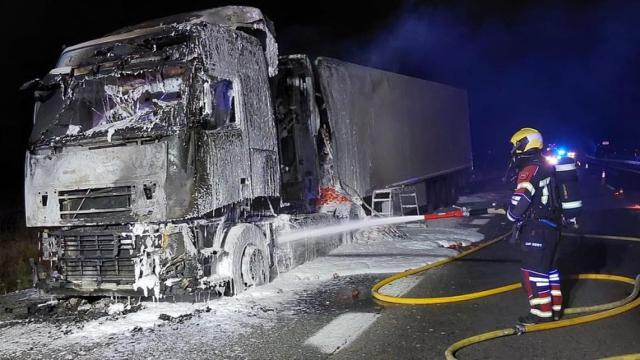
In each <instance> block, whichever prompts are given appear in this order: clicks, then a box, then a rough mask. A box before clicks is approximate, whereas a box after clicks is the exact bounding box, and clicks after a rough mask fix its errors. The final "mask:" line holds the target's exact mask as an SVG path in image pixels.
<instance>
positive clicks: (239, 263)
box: [218, 224, 269, 295]
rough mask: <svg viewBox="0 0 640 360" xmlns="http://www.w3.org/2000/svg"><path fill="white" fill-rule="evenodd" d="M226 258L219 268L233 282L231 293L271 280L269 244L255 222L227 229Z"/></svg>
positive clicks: (234, 293)
mask: <svg viewBox="0 0 640 360" xmlns="http://www.w3.org/2000/svg"><path fill="white" fill-rule="evenodd" d="M224 250H225V252H226V253H227V257H228V258H226V259H225V260H223V261H221V262H220V265H219V267H218V272H219V274H220V275H223V276H229V277H230V278H231V281H232V284H231V286H230V289H229V291H227V295H237V294H239V293H241V292H243V291H245V290H246V289H248V288H250V287H254V286H259V285H263V284H266V283H268V282H269V248H268V245H267V239H266V238H265V236H264V233H263V232H262V230H260V228H258V227H257V226H255V225H251V224H238V225H235V226H234V227H232V228H231V229H230V230H229V232H228V233H227V236H226V239H225V244H224Z"/></svg>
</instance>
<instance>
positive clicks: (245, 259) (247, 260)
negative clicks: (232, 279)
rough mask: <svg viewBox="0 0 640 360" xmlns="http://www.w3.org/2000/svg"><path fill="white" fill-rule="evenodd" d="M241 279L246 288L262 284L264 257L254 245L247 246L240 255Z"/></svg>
mask: <svg viewBox="0 0 640 360" xmlns="http://www.w3.org/2000/svg"><path fill="white" fill-rule="evenodd" d="M240 265H241V269H242V270H241V271H242V279H243V282H244V285H245V286H246V287H250V286H255V285H261V284H264V282H265V279H264V272H265V268H264V255H263V254H262V251H261V250H260V249H258V248H257V247H255V246H254V245H247V247H246V248H245V249H244V252H243V254H242V262H241V264H240Z"/></svg>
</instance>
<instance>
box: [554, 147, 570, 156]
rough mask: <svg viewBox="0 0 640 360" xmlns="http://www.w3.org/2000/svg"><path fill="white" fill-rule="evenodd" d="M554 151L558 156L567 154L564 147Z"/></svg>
mask: <svg viewBox="0 0 640 360" xmlns="http://www.w3.org/2000/svg"><path fill="white" fill-rule="evenodd" d="M556 153H557V154H558V156H565V155H567V150H565V149H558V150H557V151H556Z"/></svg>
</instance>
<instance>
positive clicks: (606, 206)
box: [0, 167, 640, 360]
mask: <svg viewBox="0 0 640 360" xmlns="http://www.w3.org/2000/svg"><path fill="white" fill-rule="evenodd" d="M601 170H602V169H600V168H596V167H590V169H589V171H588V172H582V173H581V180H582V182H581V183H582V192H583V199H584V204H585V211H584V216H583V218H582V221H581V228H580V229H581V231H583V232H585V233H595V234H615V235H630V236H640V209H637V210H636V209H633V208H632V205H634V204H638V203H640V180H638V179H637V178H635V177H629V176H627V175H626V174H620V173H615V172H613V171H611V172H608V173H607V177H606V181H605V182H603V181H602V178H601ZM482 186H483V188H482V189H476V190H485V191H486V190H490V191H493V190H496V189H497V188H500V187H503V186H502V185H498V184H496V183H493V184H492V183H488V184H483V185H482ZM620 188H624V193H623V194H620V192H619V189H620ZM616 193H618V194H617V195H616ZM478 205H479V206H481V205H482V204H478ZM509 226H510V225H509V224H507V223H506V220H505V219H504V217H503V216H495V217H493V218H491V220H490V221H489V222H488V223H486V224H485V225H482V227H481V229H480V232H482V233H484V234H485V237H486V238H492V237H494V236H496V235H497V234H501V233H503V232H505V231H507V230H508V229H509ZM638 259H640V242H631V241H618V240H603V239H597V238H595V239H594V238H581V237H565V238H563V240H562V242H561V245H560V249H559V264H560V269H561V271H562V274H563V277H564V278H565V279H566V278H567V276H568V275H570V274H577V273H586V272H595V273H608V274H621V275H627V276H635V275H636V274H638V273H640V261H638ZM388 275H389V274H370V275H358V276H351V277H337V278H334V279H332V280H330V281H327V282H325V283H322V285H320V286H318V287H316V288H308V289H306V290H304V291H302V292H301V293H298V294H296V298H295V300H294V301H293V302H292V303H291V304H288V305H286V306H285V308H283V309H279V310H277V311H276V312H275V313H273V312H272V313H270V314H272V315H270V316H269V317H268V318H269V319H270V320H269V322H268V323H265V322H264V321H258V322H256V323H255V324H254V325H249V326H247V327H246V329H244V330H243V331H242V332H241V333H240V334H229V336H228V338H227V339H223V340H221V339H220V338H219V336H213V335H212V334H208V333H207V331H208V330H207V329H212V326H213V325H212V324H201V323H202V322H203V321H204V319H203V318H199V317H198V316H195V317H194V318H193V319H191V320H186V321H184V322H181V323H176V324H172V325H170V326H165V327H162V328H157V329H155V330H154V329H152V330H153V331H144V332H137V333H131V334H129V335H123V336H117V337H115V336H114V337H109V338H108V339H105V340H104V341H102V342H97V343H87V344H86V346H81V347H80V348H77V346H76V347H73V348H70V349H60V351H58V352H56V353H55V354H54V353H48V354H47V356H44V354H41V355H43V356H42V357H50V358H59V359H67V358H74V357H75V356H76V355H77V354H84V355H82V356H81V357H82V358H90V359H93V358H101V359H102V358H113V359H120V358H136V359H138V358H144V359H147V358H148V359H152V358H153V359H155V358H162V359H165V358H166V359H169V358H171V359H173V358H198V359H201V358H202V359H204V358H214V359H218V358H220V359H329V358H331V359H441V358H443V357H444V351H445V349H446V348H447V347H448V346H450V345H451V344H452V343H454V342H456V341H458V340H460V339H463V338H466V337H469V336H472V335H476V334H480V333H484V332H487V331H492V330H496V329H501V328H506V327H512V326H514V325H515V322H516V319H517V318H518V316H521V315H524V314H526V312H527V301H526V295H525V294H524V291H523V290H521V289H519V290H515V291H512V292H509V293H504V294H499V295H495V296H492V297H488V298H483V299H478V300H473V301H467V302H460V303H453V304H443V305H425V306H398V305H390V304H381V303H376V302H374V301H373V300H372V297H371V294H370V289H371V287H372V286H373V284H375V283H376V282H377V281H379V280H381V279H383V278H384V277H386V276H388ZM414 280H415V281H414V282H413V283H411V285H413V287H410V290H409V291H408V292H407V293H406V294H405V296H416V297H419V296H442V295H453V294H462V293H468V292H471V291H476V290H484V289H488V288H493V287H497V286H501V285H505V284H509V283H512V282H517V281H519V280H520V271H519V255H518V246H517V244H511V243H510V242H509V241H508V240H503V241H501V242H498V243H496V244H494V245H492V246H489V247H487V248H485V249H483V250H481V251H478V252H476V253H474V254H472V255H470V256H468V257H465V258H463V259H461V260H458V261H455V262H452V263H450V264H448V265H446V266H443V267H441V268H438V269H434V270H431V271H429V272H427V273H423V274H421V275H419V276H416V277H415V278H414ZM563 288H564V295H565V298H566V299H567V303H568V305H569V306H582V305H592V304H601V303H607V302H610V301H614V300H618V299H621V298H624V297H626V296H627V295H628V294H629V292H630V287H629V286H628V285H625V284H619V283H610V282H601V281H580V282H576V281H569V280H567V281H564V282H563ZM354 291H356V292H357V293H358V294H357V296H354ZM265 311H269V310H265ZM258 316H259V315H258ZM109 323H110V320H108V319H107V320H105V322H104V324H106V325H108V324H109ZM332 324H333V325H332ZM205 325H206V326H205ZM359 325H362V326H359ZM332 326H333V327H332ZM27 329H36V330H37V329H38V328H37V324H36V325H35V327H25V331H26V330H27ZM639 334H640V309H635V310H632V311H630V312H627V313H625V314H622V315H619V316H616V317H613V318H609V319H605V320H600V321H598V322H594V323H590V324H584V325H579V326H574V327H569V328H563V329H557V330H552V331H545V332H538V333H530V334H525V335H521V336H510V337H505V338H500V339H496V340H491V341H487V342H484V343H480V344H477V345H473V346H471V347H469V348H465V349H462V350H461V351H459V352H458V353H457V356H458V358H459V359H465V360H466V359H514V358H518V359H580V360H582V359H596V358H601V357H606V356H613V355H620V354H626V353H635V352H638V353H640V335H639ZM345 335H346V336H351V338H352V339H354V340H353V341H351V342H345V345H344V346H340V347H339V348H338V349H337V350H335V348H334V350H331V351H321V350H322V349H320V348H319V347H318V346H315V345H310V344H309V342H310V340H311V339H313V338H314V337H316V338H317V337H320V338H323V339H326V338H331V337H335V338H336V339H337V340H338V341H340V340H341V339H342V338H344V337H345ZM7 340H10V339H7ZM34 351H35V352H34V353H32V354H31V357H32V358H39V357H40V356H36V355H34V354H39V353H38V351H37V349H34ZM48 351H51V349H49V350H48ZM74 354H75V355H74ZM25 355H26V354H25ZM25 357H26V356H25ZM0 358H2V355H1V354H0Z"/></svg>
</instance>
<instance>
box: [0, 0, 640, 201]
mask: <svg viewBox="0 0 640 360" xmlns="http://www.w3.org/2000/svg"><path fill="white" fill-rule="evenodd" d="M233 3H234V4H238V5H252V6H257V7H259V8H261V9H262V10H263V11H264V13H265V14H266V15H267V16H268V17H269V18H270V19H271V20H272V21H273V22H274V23H275V27H276V35H277V38H278V42H279V45H280V51H281V54H291V53H307V54H310V55H312V56H319V55H324V56H331V57H336V58H340V59H343V60H347V61H351V62H356V63H359V64H364V65H370V66H375V67H379V68H383V69H388V70H392V71H396V72H400V73H404V74H407V75H412V76H417V77H422V78H425V79H428V80H433V81H439V82H443V83H447V84H451V85H454V86H458V87H462V88H466V89H468V91H469V104H470V116H471V124H472V125H471V127H472V140H473V146H474V156H475V157H476V159H477V160H478V164H482V165H486V159H487V158H488V157H487V154H488V152H489V151H494V152H495V151H499V152H501V151H502V150H504V149H505V148H506V146H505V144H506V141H507V140H508V137H509V136H510V134H511V133H513V132H514V131H515V130H517V129H518V128H520V127H522V126H533V127H538V128H539V129H540V130H542V132H543V134H545V136H546V138H547V139H549V140H551V141H554V142H559V143H567V144H569V145H571V146H577V147H581V148H585V149H590V148H592V147H593V146H594V145H595V144H596V143H597V142H599V141H600V140H602V139H604V138H607V139H611V140H612V141H613V142H614V143H618V144H624V145H625V146H640V117H639V116H638V106H639V105H638V104H640V27H639V26H638V19H640V2H637V1H610V2H594V1H577V2H560V1H532V2H529V3H527V2H525V1H504V2H496V1H471V0H469V1H456V2H448V1H423V2H418V1H413V2H407V1H404V2H403V1H398V2H393V1H384V2H377V1H376V2H373V1H369V2H364V3H363V4H362V5H361V7H360V8H356V7H352V8H345V7H344V6H345V4H347V3H348V2H347V1H340V2H337V1H316V2H311V1H297V2H292V3H291V4H288V5H287V4H286V3H284V2H276V1H262V2H260V1H238V2H233ZM226 4H229V2H218V1H188V2H187V1H182V2H175V4H173V5H167V2H164V1H163V2H144V1H131V0H129V1H116V0H111V1H103V2H93V1H66V2H64V1H44V0H35V1H21V2H9V1H5V2H3V4H2V14H3V17H4V18H3V21H2V26H3V34H4V39H5V40H4V44H3V45H4V46H3V48H4V51H3V52H2V53H3V55H4V56H3V66H2V69H3V77H4V89H3V91H2V94H3V97H2V98H3V102H2V108H3V116H2V122H3V130H2V131H0V136H1V138H0V145H1V146H2V151H3V152H2V153H3V155H4V171H3V172H2V174H3V180H4V181H3V182H4V183H5V184H6V186H7V190H5V191H3V194H4V196H3V197H2V202H1V203H0V209H1V210H2V212H7V211H15V210H19V209H20V208H22V206H23V205H22V204H23V200H22V177H23V171H24V170H23V168H24V167H23V158H24V150H25V148H26V139H27V138H28V134H29V131H30V126H31V111H32V107H33V101H32V99H31V96H30V95H29V94H25V93H20V92H18V87H19V86H20V85H21V84H22V83H23V82H25V81H27V80H30V79H33V78H35V77H42V76H44V75H45V74H46V73H47V72H48V71H49V69H50V68H52V67H53V66H54V64H55V61H56V59H57V57H58V55H59V54H60V51H61V50H62V46H63V45H73V44H76V43H79V42H82V41H86V40H90V39H93V38H96V37H100V36H102V35H104V34H106V33H108V32H111V31H113V30H116V29H118V28H120V27H123V26H125V25H131V24H135V23H137V22H141V21H144V20H148V19H152V18H156V17H162V16H167V15H171V14H175V13H180V12H186V11H190V10H200V9H205V8H212V7H216V6H222V5H226ZM311 7H312V10H311V11H310V10H308V8H311ZM7 43H8V46H7ZM494 159H495V158H494ZM503 159H506V156H504V155H503V156H501V157H498V159H497V160H496V163H498V162H499V166H503V165H504V161H505V160H503Z"/></svg>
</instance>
